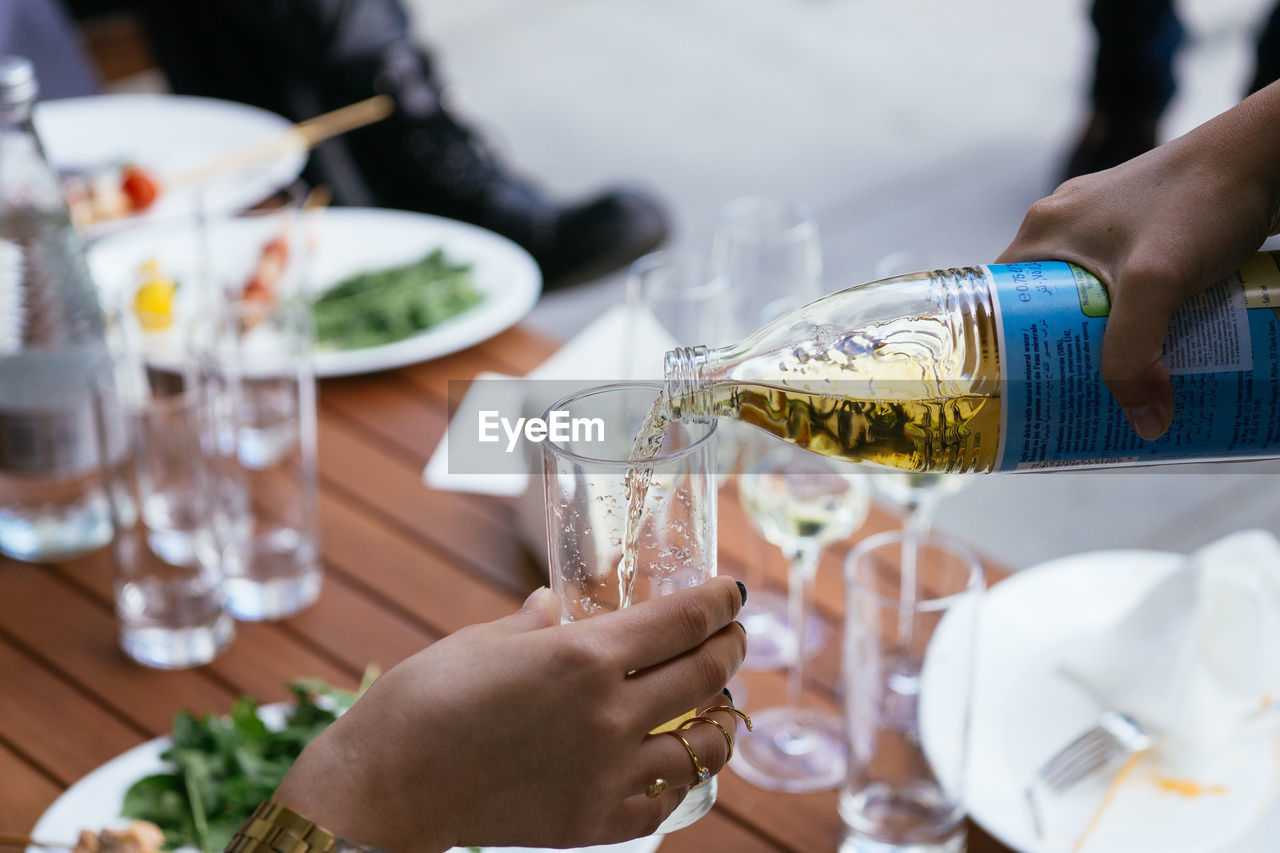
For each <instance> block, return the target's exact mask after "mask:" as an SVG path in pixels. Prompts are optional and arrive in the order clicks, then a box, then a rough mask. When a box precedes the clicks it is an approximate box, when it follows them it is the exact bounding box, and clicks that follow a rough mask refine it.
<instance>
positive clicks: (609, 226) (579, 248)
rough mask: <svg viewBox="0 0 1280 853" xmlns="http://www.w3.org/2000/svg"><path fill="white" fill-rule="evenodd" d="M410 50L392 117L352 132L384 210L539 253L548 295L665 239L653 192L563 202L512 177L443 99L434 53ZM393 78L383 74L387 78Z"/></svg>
mask: <svg viewBox="0 0 1280 853" xmlns="http://www.w3.org/2000/svg"><path fill="white" fill-rule="evenodd" d="M415 58H417V57H414V56H413V54H409V55H407V56H406V55H405V54H401V56H400V57H397V59H399V60H400V62H401V63H404V64H403V65H401V66H400V67H399V68H398V69H397V74H396V75H395V80H394V82H395V85H392V86H386V87H385V88H386V89H388V90H389V93H390V94H392V95H394V96H396V97H397V99H398V108H397V110H396V112H395V114H394V115H393V116H392V117H391V118H389V119H387V120H386V121H383V122H380V123H378V124H376V125H373V126H371V127H368V128H364V129H362V130H359V131H356V132H355V133H352V134H351V135H350V138H349V145H350V148H351V151H352V154H353V155H354V156H353V158H352V159H353V161H354V162H355V163H356V164H357V168H358V169H359V171H360V172H361V174H362V176H363V179H364V183H365V185H366V186H367V188H368V190H369V194H370V195H371V196H372V200H373V202H374V203H375V204H377V205H380V206H383V207H395V208H401V209H405V210H416V211H420V212H423V213H433V214H437V215H439V216H447V217H449V218H451V219H459V220H462V221H464V222H471V223H474V224H476V225H479V226H481V227H483V228H488V229H490V230H492V231H496V232H497V233H499V234H502V235H503V236H505V237H508V238H510V239H511V240H513V241H515V242H516V243H518V244H519V245H521V246H522V247H524V248H525V249H526V250H527V251H528V252H529V254H531V255H533V258H534V260H536V261H537V262H538V265H539V267H541V269H542V276H543V284H544V289H546V290H554V289H556V288H560V287H566V286H568V285H572V284H577V283H580V282H584V281H588V280H590V279H593V278H598V277H600V276H602V275H605V274H607V273H610V272H612V271H614V270H616V269H619V268H621V267H624V266H626V265H627V264H629V263H631V262H632V261H634V260H635V259H636V258H638V257H640V256H641V255H644V254H645V253H647V252H650V251H652V250H653V249H655V248H656V247H657V246H658V245H660V244H661V243H662V241H663V240H665V239H666V236H667V231H668V229H667V217H666V214H665V212H664V211H663V208H662V205H661V204H660V203H659V202H658V200H657V199H656V198H655V197H654V196H652V195H651V194H649V193H647V192H645V191H643V190H640V189H635V188H621V187H611V188H609V189H606V190H605V191H603V192H601V193H600V194H598V195H596V196H594V197H592V198H589V199H586V200H583V201H578V202H571V203H561V202H558V201H555V200H553V199H551V198H550V197H549V196H547V194H546V193H545V192H543V191H542V190H541V189H539V188H538V187H536V186H535V185H534V184H533V183H531V182H530V181H528V180H527V179H525V178H523V177H521V176H519V175H515V174H513V173H512V172H511V171H509V170H508V169H507V168H506V167H505V166H504V165H503V164H502V163H501V162H500V161H499V160H498V158H497V157H496V156H495V155H494V154H493V152H492V150H491V149H490V148H489V146H488V145H487V144H486V143H485V141H484V140H483V139H482V138H481V137H480V136H479V135H478V134H477V133H476V132H475V131H474V130H473V129H472V128H470V127H468V126H467V125H466V124H464V123H463V122H461V121H459V120H458V119H457V118H455V117H454V115H453V113H452V112H450V110H449V109H448V108H447V107H446V106H445V105H444V104H443V103H441V101H440V98H439V88H438V87H437V85H436V83H435V81H434V79H433V77H432V75H431V73H430V69H429V65H428V63H427V62H426V61H425V57H421V58H418V62H420V63H421V64H420V65H418V67H417V68H415V67H414V64H415V63H414V59H415ZM385 80H386V78H385V77H384V78H383V81H384V82H385Z"/></svg>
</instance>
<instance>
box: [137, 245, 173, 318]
mask: <svg viewBox="0 0 1280 853" xmlns="http://www.w3.org/2000/svg"><path fill="white" fill-rule="evenodd" d="M138 280H139V284H138V289H137V291H136V292H135V293H134V294H133V311H134V313H135V314H136V315H137V317H138V324H139V325H140V326H142V328H143V330H144V331H147V332H161V331H164V330H165V329H167V328H169V327H170V326H172V325H173V298H174V295H175V294H177V292H178V282H177V281H175V280H174V279H173V278H172V277H171V276H169V275H167V274H165V272H164V270H163V269H162V268H161V267H160V262H159V261H157V260H155V259H152V260H149V261H147V262H146V263H144V264H142V266H140V267H138Z"/></svg>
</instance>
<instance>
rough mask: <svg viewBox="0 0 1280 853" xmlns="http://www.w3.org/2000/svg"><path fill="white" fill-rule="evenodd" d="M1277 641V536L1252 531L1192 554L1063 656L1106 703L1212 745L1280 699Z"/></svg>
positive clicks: (1174, 734) (1202, 747)
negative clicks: (1102, 629)
mask: <svg viewBox="0 0 1280 853" xmlns="http://www.w3.org/2000/svg"><path fill="white" fill-rule="evenodd" d="M1278 650H1280V542H1278V541H1277V540H1276V538H1275V537H1274V536H1272V535H1271V534H1270V533H1268V532H1266V531H1264V530H1248V531H1243V532H1240V533H1234V534H1231V535H1230V536H1227V537H1225V538H1223V539H1219V540H1218V541H1216V542H1214V543H1212V544H1209V545H1206V546H1205V547H1203V548H1201V549H1200V550H1199V551H1197V552H1195V553H1194V554H1192V555H1190V556H1189V557H1187V558H1186V560H1185V561H1184V563H1183V564H1182V565H1181V566H1180V567H1179V568H1178V569H1177V570H1176V571H1175V572H1173V574H1171V575H1170V576H1169V577H1167V578H1165V579H1163V580H1162V581H1160V582H1159V583H1158V584H1156V585H1155V587H1154V588H1152V589H1151V591H1150V592H1148V593H1147V594H1146V596H1145V597H1144V598H1143V599H1142V600H1141V601H1140V602H1139V603H1138V604H1137V605H1136V606H1135V607H1134V608H1133V609H1132V610H1131V611H1129V613H1127V614H1126V615H1125V617H1124V618H1123V619H1121V620H1120V621H1119V622H1118V624H1116V625H1115V626H1114V627H1112V628H1111V629H1110V630H1108V631H1106V632H1103V633H1102V634H1100V635H1092V636H1089V637H1086V638H1081V639H1080V640H1079V641H1078V642H1076V643H1073V644H1072V647H1071V648H1070V649H1069V650H1068V651H1067V652H1066V653H1065V654H1064V659H1063V661H1062V665H1063V669H1064V670H1065V671H1066V673H1067V674H1068V675H1069V676H1071V677H1072V678H1074V679H1075V680H1077V681H1078V682H1079V683H1081V684H1082V685H1084V686H1085V687H1086V688H1087V689H1088V690H1089V691H1090V692H1092V693H1093V694H1094V696H1095V697H1096V698H1097V700H1098V701H1099V703H1101V705H1102V706H1104V707H1105V708H1108V709H1115V710H1120V711H1124V712H1126V713H1128V714H1130V715H1131V716H1133V717H1135V718H1136V719H1138V720H1139V721H1140V722H1142V723H1143V724H1144V725H1145V726H1147V727H1149V728H1150V729H1151V731H1152V732H1153V733H1156V734H1160V735H1164V736H1167V737H1170V738H1174V739H1176V740H1178V741H1180V742H1181V743H1182V744H1184V745H1185V746H1187V747H1190V748H1191V749H1192V750H1194V751H1196V752H1201V753H1205V754H1212V753H1216V752H1217V751H1218V750H1220V749H1221V748H1222V747H1223V746H1224V745H1225V744H1226V743H1227V741H1229V740H1230V739H1231V738H1232V736H1233V735H1235V734H1236V733H1237V732H1239V731H1240V730H1241V727H1242V725H1243V724H1244V723H1245V721H1246V720H1247V718H1248V717H1249V716H1250V715H1252V714H1254V713H1256V712H1257V711H1259V710H1260V709H1261V708H1263V707H1265V706H1266V705H1268V704H1270V703H1272V702H1280V654H1278V653H1277V651H1278Z"/></svg>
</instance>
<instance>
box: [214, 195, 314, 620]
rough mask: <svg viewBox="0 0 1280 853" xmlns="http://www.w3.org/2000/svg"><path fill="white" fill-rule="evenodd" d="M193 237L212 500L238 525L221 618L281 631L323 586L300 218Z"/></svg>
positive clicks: (229, 220)
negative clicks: (214, 474)
mask: <svg viewBox="0 0 1280 853" xmlns="http://www.w3.org/2000/svg"><path fill="white" fill-rule="evenodd" d="M200 234H201V240H202V251H203V265H202V279H203V284H204V286H205V291H206V293H208V294H212V298H211V300H210V302H209V304H207V305H206V307H205V312H206V314H207V319H206V321H205V322H203V323H202V324H200V326H199V327H198V328H197V329H196V330H195V331H194V332H193V338H194V341H195V342H194V344H193V345H192V348H193V349H194V351H195V353H196V360H197V361H198V364H199V369H200V371H201V373H202V375H203V376H204V377H205V378H206V379H207V381H208V382H209V383H210V385H211V387H213V388H214V389H215V390H216V398H217V400H218V403H219V409H218V412H217V422H216V426H217V429H216V432H217V435H216V453H217V455H218V457H219V461H220V466H221V467H220V482H219V489H220V496H221V499H223V500H225V501H227V502H230V503H233V504H238V505H239V508H240V509H241V510H242V511H241V512H239V513H237V515H238V517H240V518H242V519H243V522H242V523H241V524H239V525H237V526H236V527H235V528H233V529H230V530H229V531H228V539H229V540H230V541H229V544H228V547H227V551H226V555H227V559H226V562H225V591H226V599H227V607H228V609H229V610H230V611H231V613H232V614H233V615H235V617H236V618H238V619H246V620H261V619H281V618H284V617H287V616H290V615H292V614H294V613H297V612H298V611H300V610H302V609H303V608H305V607H307V606H308V605H310V604H311V603H312V602H313V601H315V599H316V597H317V596H318V595H319V593H320V584H321V579H322V574H323V571H322V567H321V563H320V558H319V542H318V533H317V521H316V511H317V510H316V386H315V375H314V372H313V369H312V358H311V344H312V337H313V335H312V325H311V313H310V302H309V300H308V298H307V291H306V282H305V276H304V270H305V257H304V256H305V253H306V246H307V239H306V229H305V218H304V214H303V213H302V212H301V211H300V210H299V209H298V205H297V203H296V201H293V200H291V201H290V202H289V203H286V204H283V205H281V206H278V207H269V208H267V209H263V210H257V211H253V212H250V213H245V214H240V215H236V216H210V217H205V219H204V222H203V227H202V229H201V231H200Z"/></svg>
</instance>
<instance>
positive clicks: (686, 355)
mask: <svg viewBox="0 0 1280 853" xmlns="http://www.w3.org/2000/svg"><path fill="white" fill-rule="evenodd" d="M707 353H708V350H707V348H706V347H705V346H701V345H699V346H692V347H678V348H676V349H673V350H671V351H670V352H669V353H667V357H666V363H665V366H664V368H663V374H664V375H665V377H666V389H665V390H666V394H667V406H668V408H669V409H670V415H671V419H672V420H674V421H683V422H685V423H705V422H707V421H709V420H711V419H712V417H713V416H714V415H713V413H712V411H711V383H710V379H709V377H708V375H707V372H708V371H707V364H708V358H707Z"/></svg>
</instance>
